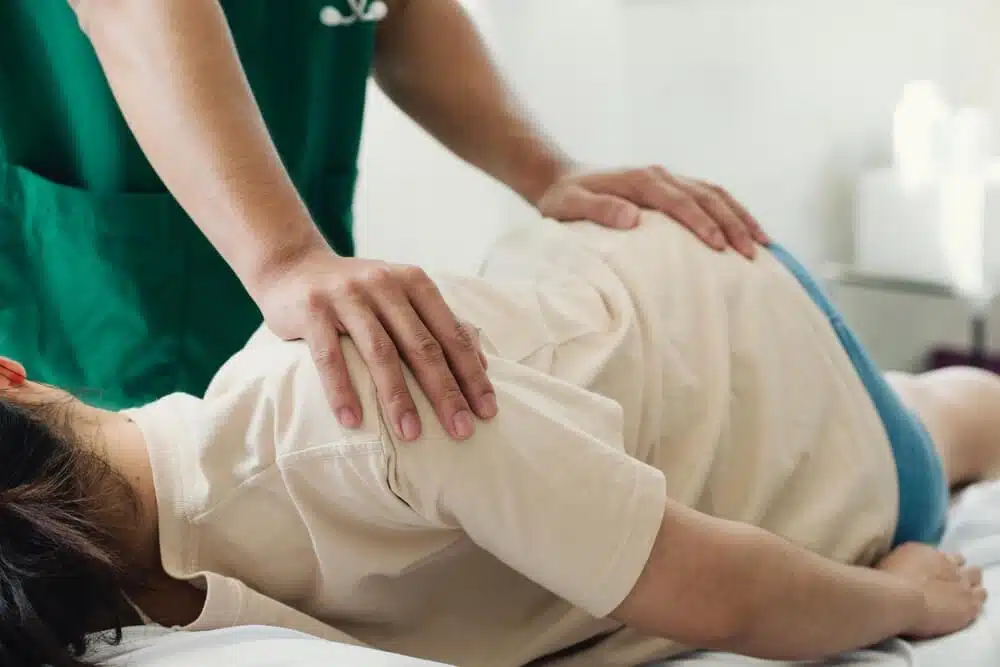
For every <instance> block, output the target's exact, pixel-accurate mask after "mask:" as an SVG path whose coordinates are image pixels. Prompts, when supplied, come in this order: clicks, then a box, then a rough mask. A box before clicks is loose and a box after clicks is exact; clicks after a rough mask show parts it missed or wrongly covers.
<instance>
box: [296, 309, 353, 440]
mask: <svg viewBox="0 0 1000 667" xmlns="http://www.w3.org/2000/svg"><path fill="white" fill-rule="evenodd" d="M338 329H339V324H338V322H337V315H336V314H335V313H334V311H333V309H332V307H331V304H330V303H329V302H328V301H326V300H319V299H314V300H313V302H312V303H311V304H310V317H309V318H308V319H307V324H306V331H305V336H304V338H305V340H306V342H307V343H308V345H309V351H310V353H311V355H312V360H313V363H314V364H315V365H316V370H317V371H318V373H319V377H320V381H321V382H322V384H323V391H324V392H325V393H326V396H327V400H329V401H330V407H331V408H332V409H333V414H334V415H336V417H337V421H339V422H340V423H341V425H343V426H346V427H347V428H357V427H358V426H360V425H361V419H362V415H361V401H360V400H359V399H358V394H357V392H356V391H354V383H353V382H351V374H350V371H348V369H347V362H346V361H345V359H344V353H343V351H342V350H341V347H340V345H341V340H340V331H339V330H338Z"/></svg>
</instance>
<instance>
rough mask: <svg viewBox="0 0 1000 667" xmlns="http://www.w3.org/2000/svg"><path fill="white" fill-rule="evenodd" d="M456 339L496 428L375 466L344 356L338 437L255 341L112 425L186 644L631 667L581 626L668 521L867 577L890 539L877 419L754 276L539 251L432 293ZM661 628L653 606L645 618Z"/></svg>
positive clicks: (609, 599)
mask: <svg viewBox="0 0 1000 667" xmlns="http://www.w3.org/2000/svg"><path fill="white" fill-rule="evenodd" d="M438 284H439V287H440V289H441V291H442V293H443V294H444V295H445V297H446V299H447V300H448V302H449V304H450V305H451V306H452V308H453V309H454V310H455V312H456V314H457V315H458V316H459V317H461V318H462V319H464V320H466V321H469V322H471V323H472V324H474V325H475V326H477V327H479V329H480V330H481V336H482V341H483V344H484V347H485V350H486V351H487V353H488V355H489V364H490V366H489V368H490V375H491V378H492V380H493V382H494V385H495V387H496V390H497V397H498V403H499V407H500V414H499V416H498V417H497V418H496V419H494V420H493V421H491V422H489V423H482V424H479V426H478V429H477V431H476V435H475V436H474V437H473V438H472V439H471V440H469V441H466V442H463V443H458V442H453V441H451V440H450V439H449V438H448V437H447V435H446V434H445V433H444V431H443V430H442V429H441V428H440V426H438V424H437V420H436V417H435V415H434V412H433V410H432V409H431V407H430V405H429V404H428V402H427V401H426V399H425V398H424V397H423V396H422V394H421V393H420V392H419V391H417V390H416V384H415V383H414V382H413V380H412V377H408V381H409V382H410V384H411V387H412V388H413V389H414V396H415V398H416V399H417V405H418V409H419V411H420V416H421V419H422V421H423V424H424V435H423V437H422V438H421V440H419V441H418V442H415V443H411V444H402V443H397V442H396V440H395V438H394V436H393V435H392V431H391V429H389V428H387V427H386V425H385V424H384V423H383V422H382V420H381V418H380V413H379V409H378V405H377V402H376V400H375V399H376V397H375V390H374V386H373V383H372V381H371V378H370V376H369V374H368V373H367V372H366V370H365V367H364V365H363V364H362V363H361V360H360V358H359V356H358V354H357V351H356V350H355V349H354V347H353V345H352V344H351V343H350V342H346V343H345V345H344V349H345V354H346V356H347V359H348V362H349V365H350V369H351V375H352V378H353V380H354V382H355V385H356V387H357V389H358V391H359V395H360V396H361V398H362V403H363V406H364V414H365V421H364V425H363V426H362V428H360V429H357V430H346V429H343V428H341V427H340V426H339V425H338V424H337V422H336V419H335V418H334V416H333V414H332V413H331V411H330V410H329V408H328V404H327V402H326V399H325V397H324V395H323V391H322V388H321V385H320V382H319V379H318V376H317V373H316V370H315V368H314V367H313V364H312V361H311V359H310V356H309V353H308V350H307V348H306V347H305V345H303V344H301V343H288V342H284V341H281V340H279V339H278V338H277V337H275V336H274V335H273V334H271V333H270V332H269V331H267V330H266V329H262V330H261V331H260V332H258V334H257V335H255V336H254V338H253V339H251V341H250V342H249V343H248V344H247V346H246V347H245V349H244V350H242V351H241V352H239V353H238V354H237V355H235V356H234V357H233V358H232V359H231V360H230V361H229V362H228V363H227V364H226V365H225V366H224V367H223V368H222V369H221V370H220V371H219V373H218V375H217V376H216V377H215V379H214V380H213V382H212V384H211V386H210V387H209V388H208V390H207V392H206V395H205V396H204V397H203V398H195V397H191V396H186V395H173V396H168V397H165V398H163V399H161V400H160V401H157V402H155V403H152V404H150V405H147V406H145V407H143V408H140V409H138V410H134V411H131V413H130V414H131V416H132V417H133V418H134V419H135V421H136V423H137V424H138V425H139V427H140V428H141V430H142V431H143V433H144V435H145V437H146V439H147V441H148V444H149V448H150V451H151V457H152V463H153V471H154V478H155V483H156V493H157V498H158V502H159V515H160V534H161V543H162V553H163V563H164V566H165V568H166V570H167V572H168V573H169V574H171V575H172V576H175V577H178V578H184V579H193V580H196V581H198V582H201V585H205V586H207V588H208V600H207V602H206V605H205V609H204V611H203V613H202V616H201V618H199V619H198V621H196V622H195V624H194V625H193V626H191V628H192V629H207V628H217V627H227V626H232V625H244V624H270V625H280V626H285V627H291V628H294V629H299V630H303V631H306V632H310V633H312V634H316V635H319V636H324V637H328V638H331V639H335V640H340V641H352V642H357V643H364V644H368V645H371V646H374V647H377V648H382V649H386V650H389V651H394V652H399V653H404V654H409V655H415V656H419V657H423V658H428V659H432V660H437V661H440V662H444V663H448V664H454V665H462V666H465V665H470V666H472V665H474V666H476V667H491V666H496V667H512V666H515V665H523V664H526V663H528V662H530V661H531V660H533V659H536V658H539V657H541V656H546V655H550V654H553V653H555V652H559V651H561V650H563V649H566V648H567V647H571V646H577V645H580V644H581V642H585V643H586V646H587V648H584V649H580V650H577V651H575V652H571V653H569V654H566V655H560V656H559V657H557V658H554V659H553V660H552V662H553V663H558V664H560V665H563V664H565V665H593V664H601V665H609V666H615V665H622V666H625V665H629V666H631V665H635V664H638V663H640V662H643V661H646V660H651V659H655V658H660V657H664V656H668V655H671V654H673V653H675V652H677V651H678V650H679V649H680V647H678V646H676V645H675V644H673V643H672V642H670V641H668V640H665V639H660V638H650V637H644V636H641V635H639V634H638V633H635V632H632V631H631V630H629V629H626V628H622V627H621V626H620V625H619V624H617V623H615V622H614V621H611V620H608V619H606V618H605V617H606V616H607V614H608V613H609V612H611V611H612V610H614V609H615V608H616V607H617V606H618V605H619V604H620V603H621V602H622V600H623V599H624V598H625V597H626V596H627V595H628V593H629V592H630V590H631V588H632V586H633V585H634V584H635V581H636V579H637V578H638V576H639V574H640V572H641V571H642V568H643V566H644V565H645V562H646V560H647V558H648V556H649V553H650V549H651V546H652V543H653V541H654V539H655V537H656V534H657V531H658V529H659V527H660V522H661V519H662V515H663V511H664V507H665V503H666V498H667V497H668V496H669V497H670V498H672V499H673V500H675V501H677V502H681V503H684V504H686V505H689V506H691V507H695V508H696V509H699V510H701V511H705V512H709V513H712V514H714V515H717V516H722V517H726V518H730V519H734V520H741V521H747V522H751V523H755V524H757V525H760V526H762V527H764V528H767V529H769V530H772V531H774V532H776V533H778V534H781V535H784V536H785V537H787V538H788V539H790V540H793V541H795V542H797V543H799V544H801V545H803V546H806V547H808V548H811V549H814V550H816V551H818V552H819V553H823V554H825V555H827V556H829V557H831V558H837V559H839V560H843V561H850V562H867V561H870V560H872V559H874V558H875V557H876V556H877V555H879V554H880V553H882V552H884V551H885V550H886V549H887V547H888V545H889V540H890V538H891V534H892V531H893V527H894V522H895V516H896V507H895V502H896V500H895V498H896V488H895V481H894V480H895V471H894V466H893V463H892V459H891V454H890V450H889V446H888V443H887V441H886V437H885V434H884V432H883V431H882V427H881V423H880V422H879V420H878V416H877V414H876V413H875V411H874V408H873V407H872V405H871V402H870V400H869V399H868V397H867V394H866V393H865V391H864V388H863V387H862V386H861V383H860V381H859V380H858V379H857V377H856V375H855V374H854V371H853V368H852V367H851V364H850V362H849V360H848V359H847V358H846V355H844V353H843V351H842V350H841V348H840V345H839V343H838V342H837V340H836V337H835V336H834V334H833V332H832V331H830V330H829V327H828V326H827V324H826V320H825V319H824V317H823V315H822V314H821V313H820V312H819V311H818V310H816V308H815V307H814V306H813V304H812V302H811V301H810V300H809V298H808V296H806V295H805V294H804V293H803V292H802V291H801V289H800V288H799V287H798V283H797V282H796V281H795V279H794V278H793V277H791V276H790V275H789V274H788V273H787V272H785V270H784V269H783V268H782V267H781V266H780V264H778V263H777V262H775V261H774V260H773V259H771V258H770V257H769V256H768V255H767V254H766V253H764V254H762V257H761V258H760V259H759V260H758V261H757V262H754V263H750V262H747V261H746V260H744V259H742V258H740V257H738V256H736V255H734V254H731V253H726V254H719V253H715V252H713V251H711V250H709V249H706V248H704V247H702V246H701V244H700V243H699V242H698V241H697V240H695V239H694V238H692V237H691V236H690V235H689V234H688V232H686V231H685V230H683V229H681V228H680V227H679V226H677V225H675V224H673V223H670V222H669V221H666V220H663V219H660V218H659V217H658V216H655V215H652V214H650V215H648V216H647V217H646V218H645V219H644V220H643V224H642V226H641V227H640V228H639V229H638V230H635V231H631V232H615V231H611V230H605V229H600V228H598V227H596V226H593V225H589V224H578V225H571V226H557V225H555V224H554V223H538V224H537V225H535V226H534V227H533V228H531V229H527V230H524V231H521V232H518V233H515V234H513V235H511V236H510V237H508V238H507V239H506V240H504V241H503V242H501V243H500V244H498V246H497V248H496V249H495V250H494V251H493V252H492V253H491V255H490V258H489V260H488V261H487V262H486V264H485V265H484V268H483V271H482V277H476V278H447V277H446V278H441V279H440V280H439V281H438ZM664 604H670V601H669V600H664Z"/></svg>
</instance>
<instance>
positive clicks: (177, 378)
mask: <svg viewBox="0 0 1000 667" xmlns="http://www.w3.org/2000/svg"><path fill="white" fill-rule="evenodd" d="M0 176H2V179H0V182H2V183H3V190H2V192H0V216H2V224H3V229H2V232H0V251H2V254H3V256H4V257H5V258H13V259H14V260H15V261H14V263H13V265H10V264H7V265H5V266H2V267H0V302H2V303H0V353H3V354H6V355H9V356H12V357H14V358H16V359H18V360H19V361H21V362H22V363H24V365H25V366H26V368H27V370H28V374H29V377H31V378H33V379H37V380H40V381H43V382H49V383H52V384H56V385H58V386H61V387H64V388H66V389H69V390H71V391H78V392H80V391H82V392H86V393H87V395H88V398H89V400H91V401H93V402H96V403H99V404H102V405H105V406H107V407H115V408H118V407H125V406H126V405H133V404H136V403H141V402H146V401H148V400H152V399H155V398H158V397H159V396H161V395H164V394H167V393H170V392H172V391H178V390H182V391H188V392H191V393H195V394H200V393H201V391H202V390H203V389H204V386H205V385H206V384H207V383H208V380H209V379H210V378H211V375H212V374H213V373H214V372H215V370H217V366H218V363H219V361H218V360H219V359H220V358H225V356H226V355H228V354H231V353H232V352H235V350H237V349H238V348H239V346H240V345H242V343H243V342H244V341H245V340H246V338H247V337H249V335H250V333H252V331H253V329H254V328H255V327H256V326H257V325H259V323H260V315H259V312H258V311H257V309H256V307H255V306H254V305H253V303H252V301H251V300H250V298H249V297H248V296H247V295H246V293H245V291H244V290H243V288H242V286H241V285H240V283H239V281H238V280H237V279H236V278H235V276H233V274H232V272H231V271H230V270H229V268H228V266H227V265H226V264H225V262H224V261H223V260H222V258H221V257H219V255H218V254H217V253H216V252H215V250H214V249H213V248H212V247H211V245H210V244H209V243H208V241H207V240H206V239H205V238H204V237H203V236H202V235H201V233H200V231H199V230H198V228H197V227H196V226H195V225H194V224H192V223H191V221H190V220H189V219H188V218H187V216H186V215H185V214H184V213H183V211H182V210H181V209H180V208H179V206H178V205H177V204H176V203H174V201H173V200H172V198H171V197H170V196H169V195H168V194H103V193H96V192H88V191H85V190H80V189H76V188H71V187H66V186H63V185H59V184H57V183H53V182H52V181H49V180H47V179H44V178H42V177H41V176H38V175H37V174H35V173H32V172H30V171H28V170H26V169H23V168H19V167H16V166H10V165H7V166H3V165H0ZM195 304H211V308H210V310H211V311H212V312H210V313H209V312H205V311H206V310H209V309H208V308H205V307H204V306H202V307H201V308H200V309H196V307H195ZM213 322H218V323H219V325H222V324H223V323H224V324H225V326H219V327H218V331H217V333H216V332H215V331H213Z"/></svg>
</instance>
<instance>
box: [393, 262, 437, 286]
mask: <svg viewBox="0 0 1000 667" xmlns="http://www.w3.org/2000/svg"><path fill="white" fill-rule="evenodd" d="M396 270H397V271H398V272H399V276H400V278H402V279H403V280H404V281H406V282H407V283H409V284H411V285H422V284H424V283H427V282H430V278H429V277H428V276H427V273H426V272H425V271H424V270H423V269H421V268H420V267H419V266H412V265H406V266H401V267H399V268H398V269H396Z"/></svg>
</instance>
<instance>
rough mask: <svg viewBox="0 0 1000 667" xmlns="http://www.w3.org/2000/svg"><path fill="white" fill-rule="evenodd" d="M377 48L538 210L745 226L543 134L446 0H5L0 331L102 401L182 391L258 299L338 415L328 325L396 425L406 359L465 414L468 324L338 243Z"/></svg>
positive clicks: (411, 433) (353, 412) (475, 360)
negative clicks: (305, 347)
mask: <svg viewBox="0 0 1000 667" xmlns="http://www.w3.org/2000/svg"><path fill="white" fill-rule="evenodd" d="M372 71H374V74H375V77H376V80H377V81H378V83H379V84H380V85H381V86H382V88H383V89H384V90H385V91H386V93H387V94H388V96H389V97H390V98H391V99H392V100H393V101H394V102H395V103H396V104H397V105H399V107H400V108H401V109H402V110H403V111H404V112H406V113H407V114H409V115H410V117H412V118H413V119H414V120H415V121H416V122H417V123H419V124H420V125H422V126H423V127H424V128H425V129H426V130H427V131H428V132H430V133H431V134H432V135H433V136H434V137H436V138H437V139H438V140H440V141H441V142H442V143H443V144H444V145H445V146H446V147H447V148H449V149H450V150H452V151H453V152H454V153H456V154H457V155H459V156H460V157H462V158H464V159H465V160H466V161H468V162H469V163H471V164H473V165H475V166H476V167H479V168H480V169H482V170H484V171H485V172H487V173H488V174H490V175H492V176H493V177H495V178H497V179H498V180H500V181H502V182H503V183H505V184H506V185H508V186H509V187H511V188H512V189H513V190H515V191H516V192H517V193H518V194H520V195H521V196H522V197H524V198H525V199H526V200H527V201H529V202H531V203H532V204H534V205H535V206H536V207H537V208H538V210H539V211H540V212H541V213H542V214H544V215H546V216H549V217H552V218H556V219H559V220H567V221H569V220H576V219H584V218H587V219H593V220H595V221H598V222H600V223H603V224H606V225H609V226H614V227H622V228H627V227H630V226H633V225H635V224H636V221H637V218H638V214H639V210H640V208H657V209H661V210H663V211H665V212H667V213H668V214H670V215H672V216H673V217H674V218H675V219H677V220H678V221H679V222H680V223H681V224H683V225H685V226H687V227H689V228H690V229H691V230H692V231H694V232H695V233H696V234H698V235H699V236H700V237H701V238H702V239H704V240H705V242H706V243H709V244H711V245H713V246H714V247H716V248H718V249H723V248H724V247H725V246H726V245H732V246H733V247H735V248H736V249H737V250H739V251H740V252H742V253H744V254H746V255H748V256H750V255H752V253H753V242H754V241H757V242H764V241H765V240H766V239H765V237H764V235H763V232H762V231H761V230H760V228H759V226H757V224H756V223H755V222H754V221H753V219H752V218H751V217H750V216H749V214H747V212H746V211H745V210H744V209H743V208H742V207H741V206H740V205H739V204H738V203H737V202H735V201H734V200H733V199H732V198H731V197H730V196H729V195H727V194H726V193H725V192H724V191H722V190H721V189H719V188H717V187H715V186H712V185H709V184H705V183H701V182H696V181H692V180H687V179H683V178H680V177H677V176H673V175H671V174H669V173H668V172H666V171H665V170H663V169H660V168H649V169H637V170H623V171H606V172H594V171H587V170H585V169H583V168H581V166H579V165H577V164H575V163H574V162H573V161H572V160H570V159H569V158H568V157H566V156H565V155H563V154H562V153H560V152H559V151H558V150H556V149H555V148H553V147H552V145H551V144H550V143H548V142H547V141H546V140H545V139H544V138H543V137H542V136H541V135H540V134H539V133H538V132H537V131H536V130H535V129H534V128H533V127H532V126H531V124H530V123H529V122H528V121H527V120H526V119H525V117H524V116H523V115H522V113H521V112H520V111H519V110H518V108H517V107H516V106H515V104H514V103H513V101H512V99H511V97H510V95H509V94H508V91H507V90H506V89H505V88H504V86H503V83H502V81H501V80H500V78H499V76H498V74H497V72H496V70H495V69H494V68H493V66H492V65H491V62H490V60H489V58H488V56H487V53H486V51H485V49H484V46H483V43H482V41H481V40H480V37H479V36H478V34H477V33H476V31H475V29H474V27H473V25H472V23H471V22H470V20H469V19H468V17H467V16H466V14H465V13H464V12H463V10H462V9H461V7H460V6H459V4H458V2H457V0H385V1H384V2H383V1H382V0H296V1H295V2H278V1H276V0H221V1H220V0H69V1H68V2H67V0H3V2H0V353H3V354H5V355H10V356H12V357H15V358H19V359H22V360H24V361H25V362H26V363H28V364H29V365H30V366H31V367H32V368H33V369H34V370H35V372H36V373H37V374H38V375H39V376H40V379H42V380H46V381H49V382H52V383H55V384H59V385H61V386H68V387H72V388H76V389H87V390H97V391H99V394H98V398H99V400H101V401H102V402H104V403H105V404H107V405H108V406H109V407H122V406H125V405H131V404H136V403H140V402H143V401H145V400H147V399H152V398H153V397H156V396H160V395H162V394H164V393H168V392H171V391H178V390H180V391H188V392H192V393H200V392H201V391H202V390H203V389H204V387H205V385H206V383H207V381H208V379H209V377H210V375H211V374H212V373H213V372H214V371H215V370H216V369H217V367H218V366H219V364H220V363H221V362H222V361H224V360H225V359H226V358H227V357H228V356H230V355H231V354H232V353H233V352H234V351H235V350H236V349H237V348H238V347H240V346H241V345H242V344H243V342H244V341H245V340H246V338H247V337H248V336H249V335H250V333H251V332H252V331H253V330H254V328H255V327H256V326H257V324H258V323H259V320H260V315H261V313H262V314H263V316H264V318H265V320H266V321H267V323H268V324H269V325H270V327H271V328H272V329H273V330H274V331H275V332H277V333H278V334H279V335H281V336H283V337H286V338H289V339H291V338H302V339H305V340H306V341H307V342H308V344H309V346H310V348H311V350H312V353H313V357H314V359H315V362H316V363H317V365H318V366H319V368H320V371H321V375H322V376H323V377H324V380H325V389H326V391H327V395H328V397H329V401H330V403H331V408H332V409H333V410H335V412H336V414H337V416H338V418H339V420H340V421H341V422H342V423H343V424H344V425H345V426H354V425H357V424H359V423H360V421H361V418H362V415H361V413H360V402H359V400H358V397H357V396H356V394H355V392H354V390H353V388H352V384H351V379H350V377H349V375H348V373H347V370H346V367H345V364H344V360H343V357H342V355H341V351H340V339H339V337H340V336H341V335H349V336H351V337H352V338H354V340H355V341H356V343H357V344H358V346H359V348H360V349H361V350H362V351H363V354H364V356H365V360H366V362H367V363H368V365H369V366H370V367H371V369H372V371H373V373H374V377H375V380H376V385H377V388H378V393H379V400H380V401H381V402H382V404H383V406H384V408H385V414H386V415H387V416H388V417H389V418H390V420H391V422H392V423H391V424H390V425H389V426H390V427H391V428H393V429H395V430H396V432H397V434H398V436H399V437H401V438H403V439H405V440H412V439H413V438H415V437H417V436H418V435H419V433H420V429H421V425H420V422H419V420H418V418H417V415H416V411H415V409H414V404H413V401H412V399H411V397H410V395H409V394H408V392H407V390H406V385H405V383H404V370H403V366H404V364H405V365H406V366H407V367H409V368H410V369H411V370H412V372H413V374H414V375H415V377H416V379H417V380H418V383H419V384H420V386H421V388H422V389H423V390H424V391H425V392H426V394H427V395H428V397H429V399H430V400H431V402H432V403H433V405H434V406H435V409H436V411H437V416H438V418H439V419H440V420H441V421H442V424H443V425H444V426H445V427H446V429H447V430H448V431H449V433H450V434H451V435H452V436H453V437H455V438H457V439H464V438H466V437H468V436H469V435H471V433H472V431H473V429H474V428H475V424H474V421H475V420H474V417H475V416H478V417H481V418H489V417H491V416H493V415H494V414H495V413H496V410H497V406H496V401H495V397H494V395H493V391H492V387H491V384H490V381H489V379H488V378H487V376H486V373H485V369H484V362H483V357H482V356H481V354H480V350H479V345H478V341H477V340H476V338H475V334H474V333H471V332H470V331H469V330H468V329H467V327H465V326H464V325H462V324H461V323H459V322H457V321H456V319H455V317H454V316H453V314H452V313H451V311H450V309H449V308H448V306H447V305H446V304H445V302H444V301H443V300H442V298H441V296H440V294H439V293H438V292H437V290H436V289H435V287H434V286H433V284H432V283H431V282H430V281H429V280H428V278H427V276H425V275H424V274H423V273H422V272H420V271H419V270H418V269H415V268H412V267H406V266H396V265H389V264H386V263H383V262H378V261H373V260H368V259H357V258H352V257H351V255H352V254H353V246H352V238H351V201H352V196H353V192H354V187H355V177H356V162H357V155H358V146H359V141H360V136H361V126H362V117H363V112H364V102H365V89H366V81H367V78H368V76H369V74H370V72H372ZM192 221H193V223H194V224H192ZM399 224H401V225H402V224H420V221H411V220H400V221H399ZM441 242H442V243H447V240H446V239H441Z"/></svg>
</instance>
